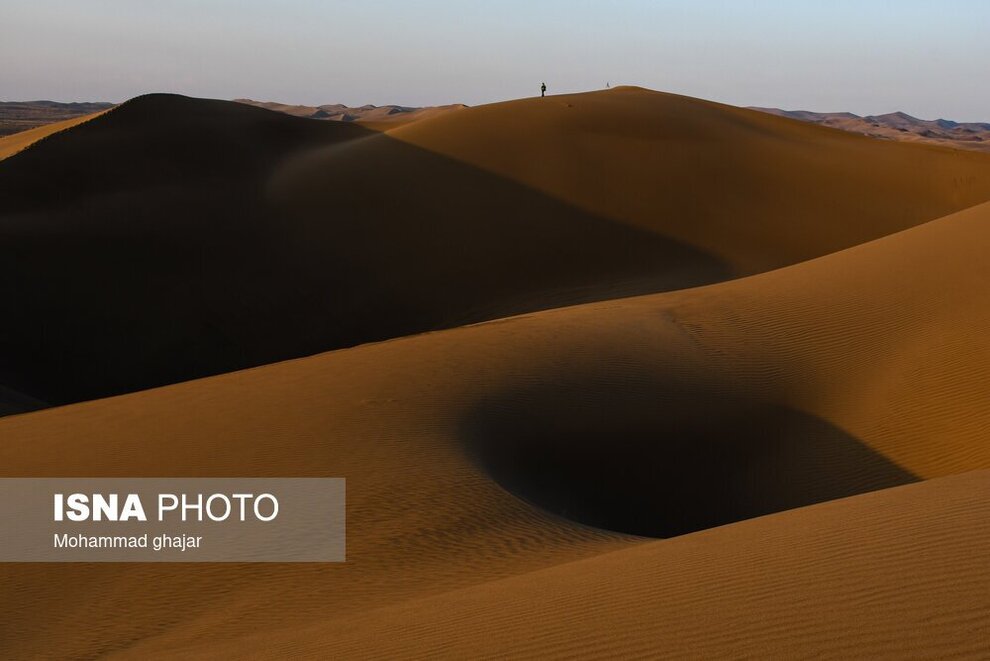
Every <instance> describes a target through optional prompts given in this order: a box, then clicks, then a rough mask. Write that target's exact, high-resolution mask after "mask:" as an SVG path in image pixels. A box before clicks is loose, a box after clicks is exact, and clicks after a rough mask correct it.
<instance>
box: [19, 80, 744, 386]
mask: <svg viewBox="0 0 990 661" xmlns="http://www.w3.org/2000/svg"><path fill="white" fill-rule="evenodd" d="M309 152H313V156H312V157H309V158H303V159H302V160H301V161H299V163H298V164H296V165H293V166H290V167H288V168H287V167H285V164H286V163H287V162H291V163H295V162H296V160H298V159H297V157H298V156H299V155H300V154H303V153H309ZM276 173H279V174H278V176H276ZM273 180H274V183H273ZM729 275H730V272H729V269H728V268H727V267H726V265H725V264H723V263H722V262H720V261H719V260H718V259H716V258H714V257H712V256H711V255H707V254H705V253H703V252H700V251H699V250H696V249H694V248H692V247H690V246H687V245H684V244H681V243H678V242H677V241H674V240H672V239H669V238H665V237H662V236H656V235H653V234H650V233H648V232H644V231H639V230H635V229H631V228H628V227H625V226H622V225H618V224H615V223H613V222H611V221H609V220H607V219H603V218H598V217H595V216H593V215H590V214H588V213H585V212H583V211H581V210H579V209H576V208H574V207H572V206H569V205H567V204H565V203H562V202H560V201H557V200H555V199H552V198H550V197H547V196H546V195H543V194H541V193H538V192H536V191H534V190H531V189H529V188H526V187H524V186H521V185H518V184H516V183H514V182H512V181H508V180H506V179H502V178H499V177H497V176H494V175H492V174H490V173H487V172H484V171H481V170H478V169H476V168H473V167H470V166H467V165H465V164H463V163H459V162H456V161H453V160H451V159H448V158H445V157H442V156H438V155H436V154H433V153H430V152H427V151H424V150H422V149H420V148H417V147H413V146H410V145H408V144H405V143H402V142H399V141H396V140H393V139H391V138H389V137H387V136H384V135H380V134H377V133H374V132H371V131H369V130H367V129H364V128H362V127H359V126H356V125H354V124H350V123H342V122H320V121H313V120H307V119H300V118H296V117H290V116H288V115H282V114H279V113H274V112H271V111H267V110H263V109H260V108H254V107H250V106H246V105H241V104H237V103H231V102H224V101H208V100H200V99H190V98H185V97H179V96H173V95H149V96H145V97H139V98H137V99H134V100H132V101H129V102H127V103H125V104H123V105H121V106H119V107H117V108H115V109H114V110H112V111H110V112H109V113H107V114H105V115H103V116H101V117H98V118H96V119H93V120H92V121H89V122H87V123H85V124H82V125H80V126H77V127H75V128H73V129H71V130H68V131H65V132H62V133H58V134H56V135H53V136H51V137H50V138H47V139H45V140H43V141H41V142H40V143H38V144H36V145H35V146H33V147H31V148H29V149H27V150H25V151H24V152H21V153H19V154H17V155H15V156H13V157H11V158H9V159H7V160H5V161H2V162H0V297H2V300H3V302H4V311H5V315H4V316H5V318H4V324H3V325H2V327H0V384H2V385H4V386H6V387H9V388H11V389H12V390H15V391H17V392H20V393H25V394H26V395H30V396H31V397H33V398H36V399H38V400H44V401H47V402H51V403H53V404H60V403H67V402H74V401H80V400H86V399H92V398H96V397H102V396H107V395H113V394H118V393H123V392H129V391H134V390H140V389H145V388H149V387H153V386H158V385H163V384H167V383H173V382H177V381H183V380H188V379H193V378H198V377H202V376H207V375H210V374H217V373H220V372H225V371H230V370H235V369H241V368H245V367H250V366H254V365H260V364H264V363H270V362H273V361H277V360H283V359H288V358H294V357H299V356H305V355H310V354H313V353H318V352H321V351H326V350H331V349H337V348H342V347H348V346H354V345H357V344H361V343H365V342H371V341H377V340H384V339H389V338H394V337H399V336H403V335H409V334H413V333H418V332H423V331H429V330H435V329H440V328H448V327H451V326H455V325H459V324H463V323H470V322H477V321H483V320H486V319H491V318H494V317H499V316H504V315H509V314H514V313H521V312H527V311H533V310H539V309H544V308H548V307H556V306H561V305H569V304H574V303H581V302H586V301H592V300H600V299H604V298H610V297H614V296H624V295H633V294H641V293H648V292H654V291H662V290H669V289H676V288H682V287H688V286H694V285H701V284H706V283H710V282H715V281H718V280H722V279H725V278H726V277H729Z"/></svg>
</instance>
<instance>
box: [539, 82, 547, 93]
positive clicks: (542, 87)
mask: <svg viewBox="0 0 990 661" xmlns="http://www.w3.org/2000/svg"><path fill="white" fill-rule="evenodd" d="M546 95H547V84H546V83H543V84H542V85H540V96H546Z"/></svg>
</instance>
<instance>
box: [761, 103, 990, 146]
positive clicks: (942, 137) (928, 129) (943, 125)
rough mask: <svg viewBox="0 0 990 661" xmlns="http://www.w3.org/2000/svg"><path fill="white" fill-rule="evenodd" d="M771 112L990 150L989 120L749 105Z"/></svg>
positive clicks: (839, 126) (873, 133)
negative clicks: (962, 119)
mask: <svg viewBox="0 0 990 661" xmlns="http://www.w3.org/2000/svg"><path fill="white" fill-rule="evenodd" d="M753 110H761V111H763V112H768V113H771V114H774V115H780V116H783V117H791V118H793V119H800V120H802V121H805V122H814V123H816V124H821V125H823V126H830V127H832V128H836V129H842V130H843V131H854V132H856V133H860V134H862V135H867V136H870V137H872V138H881V139H883V140H903V141H905V142H922V143H927V144H933V145H941V146H943V147H955V148H956V149H972V150H976V151H984V152H986V151H990V123H988V122H955V121H952V120H949V119H919V118H917V117H912V116H911V115H909V114H907V113H905V112H889V113H884V114H882V115H867V116H866V117H862V116H860V115H856V114H853V113H851V112H811V111H808V110H781V109H780V108H753Z"/></svg>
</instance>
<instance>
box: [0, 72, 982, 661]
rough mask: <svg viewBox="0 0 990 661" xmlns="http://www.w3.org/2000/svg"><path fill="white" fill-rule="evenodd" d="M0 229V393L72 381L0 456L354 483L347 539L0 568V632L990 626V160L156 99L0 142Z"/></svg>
mask: <svg viewBox="0 0 990 661" xmlns="http://www.w3.org/2000/svg"><path fill="white" fill-rule="evenodd" d="M0 231H2V232H3V241H0V250H2V251H3V252H2V254H0V269H2V270H0V283H2V284H0V287H2V289H0V295H2V296H3V300H4V302H5V305H6V309H7V310H8V318H9V320H10V321H9V322H8V323H7V324H6V325H5V326H4V328H3V331H2V333H0V356H2V360H3V363H2V365H0V385H2V386H4V389H3V390H0V402H7V401H8V400H9V403H8V404H7V406H8V411H10V410H19V409H18V408H17V407H18V406H22V407H23V409H27V408H31V407H34V406H38V405H40V402H41V401H44V402H48V403H54V404H59V403H68V402H77V401H80V400H92V401H82V402H81V403H77V404H72V405H70V406H61V407H57V408H52V409H49V410H42V411H35V412H31V413H24V414H20V415H11V416H8V417H5V418H3V419H0V438H2V439H3V442H2V443H0V474H2V475H4V476H93V475H100V476H202V477H207V476H210V477H216V476H339V477H345V478H346V479H347V508H348V512H347V514H348V520H347V557H348V560H347V562H346V563H339V564H246V565H225V564H200V565H176V564H167V563H165V564H102V565H101V564H75V565H71V564H30V563H28V564H20V565H15V564H0V652H3V655H5V656H12V657H23V656H38V657H81V658H88V657H96V656H109V657H118V658H159V657H174V658H203V659H212V658H227V657H232V658H238V657H263V658H289V657H303V658H441V657H448V658H472V657H484V658H488V657H511V658H518V657H535V658H575V657H598V658H600V657H658V656H659V657H666V658H725V657H753V658H807V657H827V658H862V657H874V656H875V657H889V658H931V657H957V658H979V657H980V656H981V655H982V654H983V652H984V651H985V648H986V637H985V635H983V634H984V629H985V623H986V622H987V621H990V596H988V595H990V573H988V572H987V571H986V557H985V556H986V553H985V551H986V548H987V546H988V544H990V518H988V514H990V512H988V506H987V502H988V500H987V499H988V496H990V444H988V443H987V442H986V432H987V430H988V429H990V407H988V405H987V400H986V384H987V383H988V381H990V348H988V345H987V342H986V341H985V338H986V337H987V336H988V334H990V307H988V306H987V305H986V301H987V300H988V298H990V260H988V259H986V253H987V247H988V246H990V154H981V153H977V152H973V151H963V150H949V149H945V148H942V147H938V146H931V145H927V144H920V143H919V144H905V143H903V142H895V141H880V140H871V139H868V138H866V137H863V136H858V135H855V134H854V133H850V132H841V131H834V130H830V129H829V128H827V127H822V126H817V125H815V124H813V123H806V122H796V121H793V120H792V119H788V118H782V117H776V116H773V115H771V114H767V113H762V112H757V111H753V110H747V109H741V108H734V107H730V106H724V105H720V104H716V103H711V102H706V101H701V100H697V99H691V98H687V97H682V96H677V95H670V94H663V93H658V92H652V91H648V90H643V89H639V88H618V89H614V90H611V91H607V92H595V93H589V94H578V95H567V96H552V97H547V98H543V99H541V98H533V99H523V100H518V101H509V102H506V103H500V104H493V105H489V106H479V107H474V108H464V109H460V110H457V111H456V112H447V113H439V114H437V115H435V116H432V117H427V118H423V119H421V120H420V121H416V122H411V123H405V124H401V125H396V126H394V127H386V128H381V127H376V128H375V130H371V129H369V128H368V127H364V126H361V125H360V124H359V123H357V122H314V121H309V120H308V119H303V118H298V117H292V116H290V115H288V114H285V113H276V112H272V111H269V110H265V109H262V108H255V107H251V106H249V105H246V104H239V103H233V102H223V101H208V100H199V99H189V98H185V97H177V96H172V95H151V96H146V97H139V98H137V99H134V100H132V101H129V102H127V103H125V104H123V105H121V106H120V107H118V108H117V109H115V110H113V111H112V112H109V113H106V114H104V115H102V116H100V117H97V118H95V119H93V120H92V121H89V122H86V123H84V124H80V125H79V126H76V127H73V128H71V129H70V130H67V131H62V132H59V133H55V134H53V135H51V136H50V137H49V138H47V139H45V140H41V141H39V142H37V143H35V144H34V145H32V146H31V147H30V148H28V149H25V150H24V151H22V152H20V153H18V154H16V155H14V156H12V157H10V158H8V159H6V160H4V161H2V162H0ZM385 340H388V341H385ZM320 352H323V353H320ZM314 354H315V355H314ZM287 358H296V359H294V360H285V359H287ZM276 361H282V362H276ZM265 363H271V364H265ZM250 366H257V367H254V368H253V369H241V368H244V367H250ZM234 370H240V371H234ZM220 372H227V373H224V374H219V373H220ZM211 374H215V376H209V377H208V378H198V377H204V376H206V375H211ZM176 381H186V382H185V383H175V384H173V385H168V386H165V387H158V388H155V387H154V386H159V385H161V384H165V383H170V382H176ZM139 390H141V391H142V392H135V391H139ZM3 393H9V395H7V396H6V397H7V399H6V400H5V399H3V397H4V396H5V395H3ZM118 393H124V394H121V395H120V396H116V397H104V396H105V395H110V394H118Z"/></svg>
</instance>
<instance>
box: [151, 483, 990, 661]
mask: <svg viewBox="0 0 990 661" xmlns="http://www.w3.org/2000/svg"><path fill="white" fill-rule="evenodd" d="M988 544H990V471H978V472H973V473H968V474H965V475H959V476H954V477H950V478H942V479H938V480H933V481H931V482H927V483H925V484H921V485H912V486H907V487H901V488H897V489H889V490H886V491H881V492H876V493H872V494H867V495H863V496H857V497H855V498H849V499H845V500H840V501H835V502H831V503H826V504H822V505H816V506H813V507H809V508H804V509H801V510H794V511H790V512H785V513H782V514H777V515H773V516H769V517H764V518H761V519H754V520H752V521H747V522H744V523H741V524H738V525H735V526H728V527H724V528H717V529H714V530H710V531H706V532H702V533H698V534H696V535H691V536H689V537H681V538H678V539H675V540H669V541H664V542H654V543H650V544H643V545H640V546H637V547H635V548H631V549H626V550H621V551H616V552H613V553H607V554H603V555H601V556H597V557H594V558H589V559H586V560H580V561H576V562H572V563H568V564H564V565H560V566H557V567H552V568H549V569H544V570H540V571H537V572H534V573H531V574H525V575H522V576H515V577H512V578H508V579H504V580H501V581H493V582H490V583H485V584H482V585H477V586H472V587H469V588H465V589H462V590H456V591H452V592H449V593H446V594H442V595H438V596H435V597H428V598H424V599H415V600H412V601H410V602H407V603H404V604H401V605H398V606H393V607H389V608H385V609H381V610H377V611H372V612H369V613H364V614H362V615H359V616H357V617H353V618H348V617H343V618H340V619H339V620H336V621H334V620H332V619H331V621H329V622H327V623H324V624H320V625H316V626H313V627H310V628H305V629H291V630H287V631H283V632H274V633H273V632H266V633H265V634H264V635H253V636H249V637H248V638H246V639H245V640H240V641H236V642H234V643H221V644H215V645H211V644H206V645H202V646H198V647H193V648H185V649H182V650H181V654H182V655H183V656H186V655H188V656H189V657H190V658H217V657H223V656H237V657H242V656H247V657H250V656H269V657H272V658H276V657H282V658H284V657H287V656H291V657H307V658H319V657H323V656H326V655H328V654H329V655H333V656H344V657H346V658H390V659H398V658H417V659H430V658H440V657H443V658H462V659H463V658H480V657H485V658H488V657H499V658H541V659H545V658H559V659H567V658H590V657H598V658H604V657H608V658H638V657H652V656H656V655H661V656H663V657H664V658H694V659H697V658H726V657H743V656H747V657H748V656H754V657H763V658H766V657H771V656H772V657H774V658H797V657H808V656H816V657H820V656H824V657H839V658H844V657H851V656H854V657H856V658H864V657H870V658H909V657H910V658H914V657H929V656H932V655H935V656H938V657H940V658H948V657H954V658H955V657H959V658H977V657H979V656H980V655H982V654H983V653H984V652H985V651H986V637H985V635H984V634H985V630H984V629H985V623H986V621H987V619H988V618H990V597H988V595H990V574H988V573H987V572H986V571H985V569H986V558H985V555H984V551H985V549H986V548H987V546H988ZM161 651H164V650H161V649H160V648H156V647H155V646H154V645H148V646H146V647H145V646H138V647H136V648H135V649H134V650H132V652H134V653H137V654H141V653H145V652H146V653H160V652H161ZM170 651H179V650H170Z"/></svg>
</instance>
